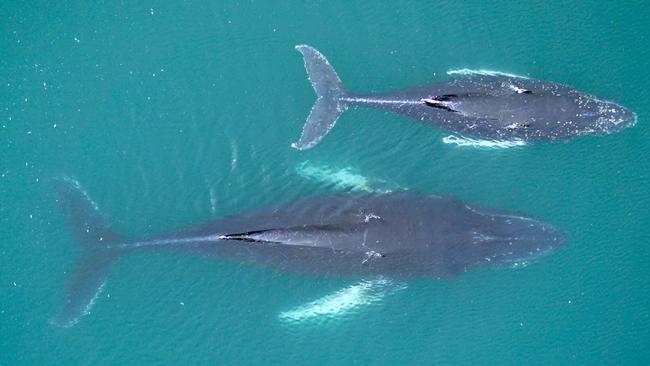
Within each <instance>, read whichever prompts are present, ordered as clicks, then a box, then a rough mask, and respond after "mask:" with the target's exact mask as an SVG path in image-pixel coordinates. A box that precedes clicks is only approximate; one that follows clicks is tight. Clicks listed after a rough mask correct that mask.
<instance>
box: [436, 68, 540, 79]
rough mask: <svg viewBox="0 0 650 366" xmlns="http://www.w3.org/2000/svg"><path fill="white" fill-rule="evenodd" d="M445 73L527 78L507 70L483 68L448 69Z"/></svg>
mask: <svg viewBox="0 0 650 366" xmlns="http://www.w3.org/2000/svg"><path fill="white" fill-rule="evenodd" d="M447 75H487V76H508V77H511V78H520V79H529V78H528V77H526V76H522V75H516V74H510V73H507V72H501V71H494V70H485V69H478V70H473V69H454V70H448V71H447Z"/></svg>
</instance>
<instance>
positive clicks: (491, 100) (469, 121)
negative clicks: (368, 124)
mask: <svg viewBox="0 0 650 366" xmlns="http://www.w3.org/2000/svg"><path fill="white" fill-rule="evenodd" d="M296 49H297V50H298V51H300V52H301V53H302V55H303V58H304V61H305V68H306V70H307V74H308V76H309V80H310V81H311V83H312V86H313V88H314V90H315V91H316V94H317V96H318V99H317V101H316V104H315V105H314V107H313V108H312V111H311V114H310V115H309V117H308V118H307V121H306V123H305V127H304V129H303V132H302V135H301V137H300V140H299V141H298V142H296V143H294V144H293V145H292V146H293V147H295V148H297V149H301V150H304V149H308V148H311V147H313V146H315V145H316V144H317V143H318V142H319V141H320V140H321V139H322V138H323V137H324V136H325V135H326V134H327V132H328V131H329V130H330V129H331V128H332V127H333V126H334V124H335V123H336V120H337V119H338V117H339V115H340V114H341V113H343V112H344V111H345V110H346V109H347V108H349V107H352V106H368V107H373V108H379V109H382V110H386V111H390V112H394V113H397V114H400V115H405V116H409V117H412V118H414V119H416V120H418V121H422V122H427V123H431V124H434V125H436V126H439V127H441V128H444V129H446V130H449V131H452V132H455V133H457V134H459V135H461V136H465V137H471V138H476V139H481V140H496V141H512V140H521V141H555V140H570V139H572V138H574V137H577V136H581V135H599V134H608V133H612V132H615V131H618V130H621V129H623V128H626V127H629V126H632V125H634V124H635V123H636V120H637V116H636V114H635V113H633V112H631V111H630V110H629V109H627V108H625V107H623V106H621V105H619V104H617V103H614V102H612V101H606V100H603V99H600V98H598V97H595V96H592V95H589V94H586V93H583V92H580V91H577V90H576V89H574V88H571V87H569V86H566V85H561V84H557V83H553V82H550V81H541V80H534V79H528V78H524V77H517V76H514V75H507V74H502V73H492V74H489V73H488V74H486V73H470V74H469V75H466V76H460V77H456V78H453V79H449V80H446V81H443V82H439V83H435V84H431V85H426V86H421V87H415V88H409V89H405V90H401V91H395V92H389V93H384V94H372V95H361V94H352V93H350V92H348V91H347V90H346V89H345V87H344V86H343V84H342V83H341V80H340V79H339V77H338V76H337V74H336V72H335V71H334V68H332V66H331V65H330V63H329V61H328V60H327V59H326V58H325V56H323V55H322V54H321V53H320V52H318V50H316V49H315V48H313V47H311V46H307V45H299V46H296Z"/></svg>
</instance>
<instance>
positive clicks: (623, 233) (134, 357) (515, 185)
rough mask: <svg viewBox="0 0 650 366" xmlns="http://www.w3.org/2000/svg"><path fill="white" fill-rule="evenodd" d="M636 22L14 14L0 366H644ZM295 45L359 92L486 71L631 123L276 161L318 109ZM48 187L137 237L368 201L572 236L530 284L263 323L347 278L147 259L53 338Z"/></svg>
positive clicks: (540, 4) (365, 12) (529, 9)
mask: <svg viewBox="0 0 650 366" xmlns="http://www.w3.org/2000/svg"><path fill="white" fill-rule="evenodd" d="M649 18H650V6H649V5H648V4H647V3H645V2H641V1H639V2H634V1H629V2H601V1H584V2H571V3H565V2H552V1H551V2H548V1H537V2H484V1H467V2H466V1H463V2H461V1H442V2H430V1H420V2H415V1H408V2H407V1H404V2H392V1H382V2H367V1H359V2H356V1H327V2H301V1H295V2H291V1H284V2H270V1H237V2H235V1H211V2H195V1H149V2H98V3H93V2H48V1H34V2H22V1H14V2H5V3H4V4H3V5H2V7H0V20H1V21H0V27H1V29H2V32H1V33H0V55H1V57H0V107H1V108H0V124H1V126H0V127H1V128H0V365H185V364H193V365H227V364H233V365H256V364H265V365H273V364H296V365H323V364H326V365H349V364H357V365H366V364H372V365H394V364H412V365H433V364H436V365H522V364H527V365H532V364H539V365H567V364H571V365H595V364H610V365H641V364H648V363H649V362H650V349H649V347H648V346H649V345H650V287H649V286H648V284H649V281H650V229H648V225H649V224H650V214H649V213H648V206H649V205H650V185H649V182H650V163H649V159H648V156H649V155H650V142H649V141H650V128H649V127H648V125H649V121H648V118H647V116H648V115H649V114H650V74H649V72H648V70H650V62H649V60H650V48H649V47H648V44H650V39H649V38H650V37H649V35H650V28H649V26H648V19H649ZM302 43H305V44H310V45H312V46H314V47H316V48H318V49H319V50H321V51H322V52H323V53H324V54H325V55H326V56H328V58H329V60H330V61H331V62H332V64H333V65H334V66H335V68H336V70H337V71H338V73H339V76H340V77H341V79H342V80H343V82H344V83H345V85H346V86H347V87H348V88H349V89H350V90H352V91H358V92H380V91H388V90H392V89H397V88H403V87H409V86H414V85H419V84H423V83H428V82H434V81H441V80H444V79H446V78H448V77H449V76H447V75H446V71H448V70H450V69H460V68H470V69H490V70H498V71H504V72H511V73H515V74H520V75H528V76H531V77H534V78H537V79H544V80H552V81H556V82H561V83H565V84H570V85H573V86H575V87H576V88H577V89H579V90H582V91H585V92H588V93H592V94H595V95H599V96H602V97H603V98H607V99H612V100H615V101H617V102H619V103H621V104H623V105H625V106H627V107H628V108H630V109H631V110H633V111H635V112H636V113H637V114H638V117H639V118H638V123H637V125H636V126H635V127H633V128H630V129H627V130H624V131H622V132H620V133H617V134H613V135H610V136H602V137H583V138H578V139H576V140H573V141H570V142H568V143H539V144H534V145H529V146H525V147H517V148H510V149H477V148H473V147H460V146H456V145H454V144H445V143H443V142H442V139H443V138H444V137H446V136H448V135H449V132H447V131H443V130H440V129H437V128H434V127H431V126H427V125H423V124H418V123H414V122H413V121H412V120H409V119H407V118H404V117H400V116H396V115H390V114H386V113H384V112H381V111H377V110H369V109H356V110H351V111H348V112H346V113H345V114H344V115H343V116H342V117H341V119H340V120H339V122H338V124H337V126H336V127H335V128H334V129H333V130H332V132H331V133H330V134H329V135H328V136H327V137H326V138H325V139H324V140H323V142H322V143H321V144H319V145H318V146H317V147H316V148H314V149H311V150H308V151H302V152H301V151H297V150H295V149H292V148H291V147H290V144H291V143H292V142H294V141H296V140H297V139H298V137H299V135H300V131H301V129H302V125H303V123H304V120H305V118H306V116H307V114H308V113H309V110H310V108H311V106H312V104H313V102H314V100H315V96H314V93H313V91H312V89H311V87H310V85H309V82H308V81H307V78H306V75H305V71H304V68H303V61H302V58H301V56H300V54H299V53H298V52H296V51H295V50H294V48H293V47H294V46H295V45H296V44H302ZM306 168H307V169H306ZM61 176H68V177H73V178H74V179H76V180H77V181H79V182H80V183H81V185H83V187H84V188H85V190H86V191H87V192H88V194H89V195H90V196H91V197H93V199H94V200H95V201H96V203H97V204H98V206H99V207H100V208H101V210H102V212H103V213H104V214H105V215H106V216H107V217H109V220H110V221H111V222H112V223H113V225H114V227H115V228H116V229H117V230H118V231H120V232H122V233H124V234H126V235H131V236H138V235H146V234H154V233H159V232H164V231H168V230H173V229H177V228H182V227H185V226H187V225H190V224H193V223H198V222H201V221H204V220H208V219H211V218H215V217H219V216H222V215H226V214H233V213H238V212H243V211H246V210H248V209H251V208H255V207H259V206H263V205H265V204H270V203H277V202H282V201H287V200H291V199H295V198H300V197H304V196H307V195H310V194H315V193H327V192H332V191H341V190H344V191H346V190H354V189H355V187H356V188H359V189H361V190H368V188H367V187H369V186H372V184H373V182H381V184H382V186H383V187H400V188H406V189H409V190H411V191H415V192H419V193H422V194H439V195H440V194H445V195H453V196H457V197H459V198H461V199H463V200H464V201H466V202H470V203H473V204H476V205H480V206H486V207H496V208H503V209H508V210H513V211H518V212H525V213H527V214H531V215H534V216H536V217H539V218H542V219H543V220H545V221H548V222H550V223H552V224H554V225H556V226H557V227H559V228H561V229H562V230H564V231H566V232H567V234H568V237H569V241H568V243H567V245H566V246H565V247H564V248H562V250H560V251H558V252H556V253H554V254H553V255H551V256H548V257H546V258H543V259H542V260H540V261H538V262H536V263H533V264H531V265H529V266H527V267H525V268H520V269H510V268H495V269H484V270H479V271H474V272H470V273H466V274H463V275H462V276H460V277H458V278H455V279H452V280H444V281H436V280H429V279H421V280H417V281H413V282H411V283H409V284H408V285H407V287H406V288H403V289H399V291H393V292H391V293H390V294H388V295H386V296H385V297H383V298H381V299H379V301H374V302H373V303H372V304H371V305H368V306H359V307H357V308H355V309H354V310H353V311H351V312H348V313H347V314H344V315H342V316H341V317H338V318H337V317H333V318H328V319H327V321H308V322H292V323H286V322H283V321H282V319H281V318H280V317H279V316H278V314H282V313H283V312H285V311H288V310H291V309H293V308H295V307H296V306H299V305H300V304H305V303H309V302H310V301H312V300H314V299H319V298H323V297H326V296H328V294H337V293H339V294H340V293H341V292H340V291H341V289H344V290H345V289H346V288H347V289H349V286H351V284H352V283H351V282H350V281H349V280H347V279H345V278H319V277H315V276H303V275H296V274H291V273H281V272H275V271H271V270H268V269H262V268H255V267H250V266H246V265H243V264H237V263H232V262H225V261H220V260H214V259H209V258H201V257H190V256H184V255H182V254H180V253H157V254H156V253H154V254H152V253H147V254H138V255H133V256H129V257H125V258H122V259H120V260H119V261H118V262H117V264H116V266H115V267H114V268H113V270H112V271H111V274H110V276H109V278H108V281H107V283H106V286H105V288H104V291H103V292H102V293H101V294H100V296H99V297H98V299H97V301H96V303H95V305H94V307H93V308H92V311H91V313H90V314H89V315H87V316H85V317H83V318H82V319H81V320H80V322H79V323H78V324H77V325H75V326H73V327H70V328H60V327H55V326H53V325H51V324H50V323H49V320H50V319H51V318H52V317H53V316H54V315H55V314H56V312H57V310H58V309H59V307H60V306H61V302H62V298H63V293H64V290H65V284H66V280H67V279H68V278H69V275H70V271H71V268H72V265H73V263H74V261H75V258H76V257H77V255H78V253H79V252H78V250H79V248H78V246H77V245H76V244H75V242H74V239H73V237H72V234H71V232H70V229H69V227H68V225H67V223H66V222H65V220H64V218H63V217H62V216H61V215H60V212H59V210H58V207H57V205H56V202H55V197H54V192H53V189H52V181H51V179H52V178H53V177H61ZM345 294H346V296H349V295H350V294H353V293H352V292H349V291H348V292H346V293H345Z"/></svg>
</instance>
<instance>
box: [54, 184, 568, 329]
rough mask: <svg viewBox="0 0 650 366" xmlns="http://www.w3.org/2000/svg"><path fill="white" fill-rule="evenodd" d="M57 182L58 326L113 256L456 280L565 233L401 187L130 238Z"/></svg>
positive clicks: (559, 240)
mask: <svg viewBox="0 0 650 366" xmlns="http://www.w3.org/2000/svg"><path fill="white" fill-rule="evenodd" d="M56 188H57V193H58V201H59V203H60V205H61V207H62V208H63V212H64V213H65V215H66V217H67V218H68V221H69V222H70V226H71V229H72V232H73V233H74V235H75V237H76V239H77V241H78V242H79V243H80V245H81V251H80V255H79V258H78V260H77V264H76V267H75V268H74V270H73V271H72V280H71V282H70V284H69V286H68V290H67V292H66V297H65V303H64V306H63V310H62V312H61V314H60V315H59V317H58V318H56V319H55V320H54V321H53V323H54V324H57V325H61V326H70V325H73V324H75V323H76V321H77V320H78V319H79V317H80V315H83V314H85V313H87V312H88V311H89V309H90V306H91V305H92V304H93V303H94V300H95V299H96V297H97V294H98V292H99V290H100V289H101V288H102V286H103V284H104V283H105V280H106V278H107V276H108V272H109V270H110V267H111V264H112V263H113V262H114V261H115V260H116V259H118V258H119V257H120V256H123V255H127V254H130V253H133V252H136V251H147V250H156V251H158V250H173V251H180V252H184V253H188V254H197V255H203V256H213V257H218V258H223V259H230V260H236V261H239V262H244V263H249V264H253V265H261V266H266V267H272V268H275V269H278V270H282V271H292V272H307V273H313V274H318V275H329V276H352V277H364V278H365V277H375V276H386V277H390V278H399V279H408V278H414V277H432V278H450V277H454V276H457V275H459V274H461V273H463V272H465V271H468V270H471V269H473V268H477V267H481V266H488V265H489V266H493V265H499V264H504V263H516V262H521V261H527V260H531V259H533V258H536V257H540V256H542V255H546V254H548V253H550V252H551V251H552V250H553V249H555V248H557V247H559V246H561V245H562V244H563V243H564V241H565V237H564V234H563V233H562V232H561V231H559V230H558V229H556V228H554V227H553V226H551V225H549V224H546V223H544V222H541V221H538V220H535V219H533V218H530V217H528V216H525V215H520V214H514V213H508V212H503V211H499V210H488V209H481V208H477V207H472V206H468V205H466V204H464V203H463V202H461V201H460V200H458V199H455V198H451V197H440V196H422V195H417V194H413V193H405V192H399V193H390V194H371V195H352V194H336V195H328V196H316V197H311V198H305V199H300V200H297V201H294V202H290V203H287V204H283V205H278V206H273V207H267V208H261V209H257V210H253V211H251V212H249V213H244V214H240V215H234V216H228V217H224V218H220V219H217V220H214V221H210V222H207V223H204V224H200V225H197V226H193V227H190V228H188V229H184V230H178V231H173V232H170V233H167V234H162V235H155V236H150V237H144V238H138V239H127V238H125V237H123V236H121V235H119V234H117V233H115V232H114V231H113V230H112V229H111V227H110V226H109V224H108V223H107V222H106V221H105V220H104V219H103V217H102V216H101V214H100V213H99V211H98V210H97V205H96V204H94V203H93V202H92V201H91V200H90V199H89V197H88V195H87V194H86V193H85V191H83V190H82V189H81V187H80V186H79V185H78V183H76V182H75V181H73V180H70V179H63V180H57V184H56Z"/></svg>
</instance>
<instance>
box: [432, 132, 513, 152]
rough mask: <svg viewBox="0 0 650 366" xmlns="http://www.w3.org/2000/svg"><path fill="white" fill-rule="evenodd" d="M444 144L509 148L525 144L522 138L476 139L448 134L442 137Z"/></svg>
mask: <svg viewBox="0 0 650 366" xmlns="http://www.w3.org/2000/svg"><path fill="white" fill-rule="evenodd" d="M442 142H444V143H445V144H455V145H457V146H462V147H474V148H484V149H509V148H513V147H521V146H526V141H524V140H476V139H470V138H467V137H459V136H455V135H449V136H447V137H443V138H442Z"/></svg>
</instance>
